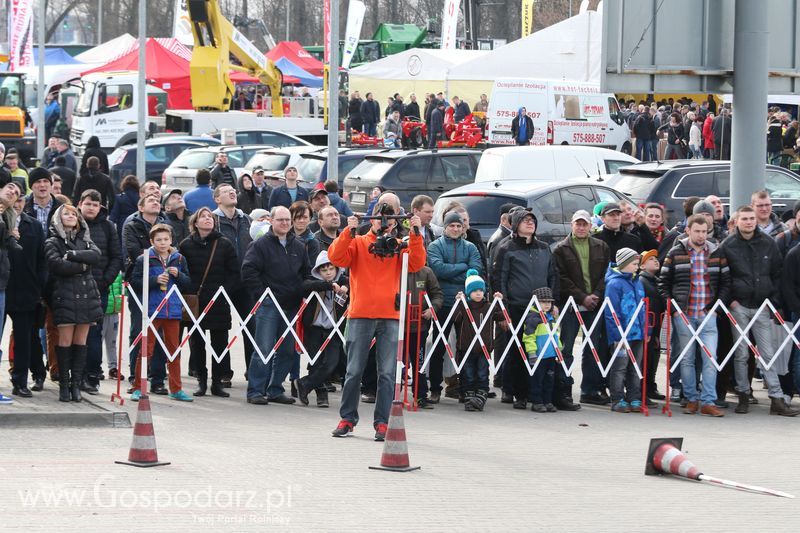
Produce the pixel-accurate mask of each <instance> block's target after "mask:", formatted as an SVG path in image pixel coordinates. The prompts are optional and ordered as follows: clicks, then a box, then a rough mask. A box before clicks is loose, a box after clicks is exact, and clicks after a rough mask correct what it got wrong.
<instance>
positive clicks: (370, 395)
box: [361, 392, 375, 403]
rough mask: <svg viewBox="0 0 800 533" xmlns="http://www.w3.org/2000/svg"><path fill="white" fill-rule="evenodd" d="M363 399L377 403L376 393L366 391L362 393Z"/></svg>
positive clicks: (366, 401) (363, 400) (365, 401)
mask: <svg viewBox="0 0 800 533" xmlns="http://www.w3.org/2000/svg"><path fill="white" fill-rule="evenodd" d="M361 401H362V402H364V403H375V393H374V392H365V393H364V394H362V395H361Z"/></svg>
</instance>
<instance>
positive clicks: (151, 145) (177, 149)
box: [108, 135, 219, 188]
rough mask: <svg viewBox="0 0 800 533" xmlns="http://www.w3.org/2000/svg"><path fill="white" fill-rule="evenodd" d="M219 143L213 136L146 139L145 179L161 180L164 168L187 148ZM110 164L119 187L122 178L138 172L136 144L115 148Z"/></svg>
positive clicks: (114, 179)
mask: <svg viewBox="0 0 800 533" xmlns="http://www.w3.org/2000/svg"><path fill="white" fill-rule="evenodd" d="M218 144H219V140H217V139H213V138H211V137H195V136H189V135H182V136H176V137H164V138H157V139H150V140H148V141H145V143H144V147H145V173H146V176H145V179H146V180H147V181H161V174H162V173H163V172H164V170H165V169H166V168H167V167H168V166H169V164H170V163H172V161H173V160H174V159H175V158H176V157H178V156H179V155H180V154H181V153H182V152H183V151H184V150H186V149H189V148H198V147H201V146H211V145H218ZM108 165H109V175H110V177H111V181H113V182H114V188H118V187H119V184H120V182H121V181H122V178H124V177H125V176H127V175H128V174H136V144H125V145H122V146H120V147H119V148H117V149H116V150H114V151H113V152H112V153H111V155H109V156H108ZM140 181H141V179H140Z"/></svg>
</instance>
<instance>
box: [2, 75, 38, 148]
mask: <svg viewBox="0 0 800 533" xmlns="http://www.w3.org/2000/svg"><path fill="white" fill-rule="evenodd" d="M0 142H2V143H3V144H4V145H5V147H6V151H8V149H9V148H11V147H14V148H16V149H17V153H19V155H20V157H22V159H23V161H25V162H26V163H27V162H29V161H31V160H32V159H33V158H35V157H36V130H35V129H34V128H33V127H31V119H30V116H29V115H28V112H27V110H26V106H25V78H24V74H21V73H14V72H0Z"/></svg>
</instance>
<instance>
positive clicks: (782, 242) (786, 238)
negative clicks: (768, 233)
mask: <svg viewBox="0 0 800 533" xmlns="http://www.w3.org/2000/svg"><path fill="white" fill-rule="evenodd" d="M798 215H800V200H798V201H796V202H795V203H794V208H793V209H792V219H791V220H790V221H789V222H788V223H787V226H789V228H788V229H786V230H784V231H783V232H781V233H778V235H777V236H776V237H775V243H776V244H777V245H778V250H779V251H780V252H781V256H782V257H783V258H786V255H787V254H788V253H789V251H790V250H791V249H792V248H794V247H795V246H796V245H797V243H800V216H798Z"/></svg>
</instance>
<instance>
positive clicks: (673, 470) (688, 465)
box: [644, 438, 794, 498]
mask: <svg viewBox="0 0 800 533" xmlns="http://www.w3.org/2000/svg"><path fill="white" fill-rule="evenodd" d="M682 445H683V439H681V438H677V439H675V438H672V439H651V440H650V449H649V450H648V452H647V466H646V467H645V469H644V473H645V475H648V476H654V475H658V474H672V475H674V476H680V477H684V478H686V479H691V480H694V481H701V482H706V483H713V484H715V485H722V486H724V487H730V488H733V489H739V490H745V491H748V492H755V493H758V494H768V495H770V496H779V497H781V498H794V496H793V495H791V494H788V493H786V492H781V491H779V490H774V489H768V488H765V487H759V486H756V485H745V484H744V483H739V482H737V481H730V480H727V479H720V478H717V477H712V476H709V475H706V474H703V473H702V472H700V470H699V469H698V468H697V467H696V466H695V465H694V463H692V462H691V461H690V460H689V458H688V457H686V454H685V453H683V452H682V451H681V446H682Z"/></svg>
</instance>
